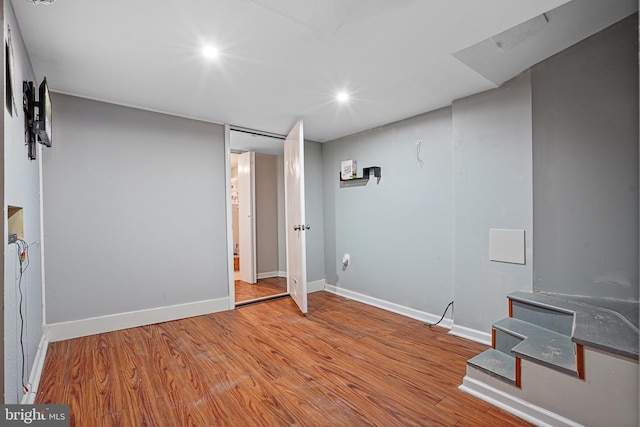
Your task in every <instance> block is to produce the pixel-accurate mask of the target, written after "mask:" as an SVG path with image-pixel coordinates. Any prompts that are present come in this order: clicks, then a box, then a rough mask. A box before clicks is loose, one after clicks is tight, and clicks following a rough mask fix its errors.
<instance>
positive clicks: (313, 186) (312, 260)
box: [285, 141, 325, 282]
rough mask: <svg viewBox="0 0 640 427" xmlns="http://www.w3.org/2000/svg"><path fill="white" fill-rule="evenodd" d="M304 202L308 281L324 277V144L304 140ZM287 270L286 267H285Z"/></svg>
mask: <svg viewBox="0 0 640 427" xmlns="http://www.w3.org/2000/svg"><path fill="white" fill-rule="evenodd" d="M304 203H305V215H306V220H307V224H309V225H310V226H311V229H310V230H308V231H306V233H307V234H306V239H307V247H306V249H307V282H316V281H318V280H323V279H324V277H325V276H324V274H325V272H324V212H323V175H322V144H319V143H317V142H312V141H305V142H304ZM285 270H286V268H285Z"/></svg>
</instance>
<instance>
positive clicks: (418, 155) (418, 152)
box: [416, 139, 424, 169]
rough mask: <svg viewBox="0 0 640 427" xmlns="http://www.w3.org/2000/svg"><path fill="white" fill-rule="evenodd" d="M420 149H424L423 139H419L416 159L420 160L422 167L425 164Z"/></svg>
mask: <svg viewBox="0 0 640 427" xmlns="http://www.w3.org/2000/svg"><path fill="white" fill-rule="evenodd" d="M420 150H422V140H421V139H420V140H418V142H416V160H417V161H418V164H419V165H420V169H422V166H424V162H423V161H422V159H421V158H420Z"/></svg>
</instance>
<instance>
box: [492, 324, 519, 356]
mask: <svg viewBox="0 0 640 427" xmlns="http://www.w3.org/2000/svg"><path fill="white" fill-rule="evenodd" d="M494 331H495V332H494V333H495V336H496V338H495V349H496V350H498V351H500V352H502V353H504V354H508V355H512V353H511V349H512V348H513V347H515V346H516V345H518V344H520V343H521V342H522V338H520V337H516V336H514V335H511V334H508V333H506V332H503V331H501V330H498V329H494Z"/></svg>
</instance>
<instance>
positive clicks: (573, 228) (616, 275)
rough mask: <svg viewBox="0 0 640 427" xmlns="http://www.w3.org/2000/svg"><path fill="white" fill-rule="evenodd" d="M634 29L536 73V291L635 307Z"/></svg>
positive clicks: (628, 25)
mask: <svg viewBox="0 0 640 427" xmlns="http://www.w3.org/2000/svg"><path fill="white" fill-rule="evenodd" d="M637 31H638V15H637V14H634V15H632V16H631V17H629V18H627V19H625V20H623V21H621V22H619V23H618V24H616V25H614V26H612V27H610V28H608V29H606V30H604V31H602V32H600V33H598V34H596V35H594V36H592V37H591V38H589V39H587V40H585V41H583V42H581V43H579V44H577V45H575V46H573V47H571V48H569V49H567V50H565V51H563V52H561V53H559V54H558V55H555V56H553V57H552V58H550V59H548V60H546V61H545V62H543V63H542V64H539V65H537V66H535V67H533V69H532V72H531V76H532V77H531V78H532V84H533V118H534V120H533V165H534V229H535V237H534V244H535V248H536V256H535V266H534V288H535V290H538V291H546V292H552V293H560V294H569V295H584V296H591V297H606V298H614V299H629V300H635V301H637V300H638V32H637Z"/></svg>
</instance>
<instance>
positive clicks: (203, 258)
mask: <svg viewBox="0 0 640 427" xmlns="http://www.w3.org/2000/svg"><path fill="white" fill-rule="evenodd" d="M52 102H53V105H54V106H55V120H56V122H55V125H54V126H55V128H54V141H55V142H54V147H53V148H51V149H50V150H46V151H45V152H44V155H43V168H44V226H45V230H46V233H45V256H46V267H47V270H46V271H47V274H46V294H45V297H46V307H47V316H46V317H47V318H46V321H47V323H49V324H50V323H57V322H65V321H73V320H81V319H87V318H92V317H100V316H106V315H113V314H120V313H125V312H132V311H138V310H145V309H150V308H158V307H167V306H172V305H177V304H185V303H190V302H198V301H205V300H211V299H220V298H226V297H228V296H229V288H228V271H227V269H228V253H227V247H226V245H227V236H226V232H227V227H226V215H225V214H226V208H225V203H224V201H225V173H226V172H225V151H224V128H223V126H220V125H215V124H209V123H204V122H198V121H194V120H189V119H183V118H178V117H173V116H167V115H163V114H158V113H152V112H148V111H143V110H137V109H132V108H127V107H122V106H117V105H112V104H107V103H103V102H97V101H91V100H87V99H82V98H77V97H73V96H67V95H61V94H53V100H52Z"/></svg>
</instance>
